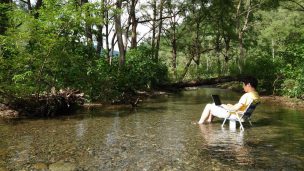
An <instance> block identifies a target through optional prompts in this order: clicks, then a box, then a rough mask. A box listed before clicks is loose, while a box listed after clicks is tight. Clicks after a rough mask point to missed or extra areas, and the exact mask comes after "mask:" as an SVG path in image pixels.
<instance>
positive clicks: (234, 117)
mask: <svg viewBox="0 0 304 171" xmlns="http://www.w3.org/2000/svg"><path fill="white" fill-rule="evenodd" d="M258 104H259V103H255V102H254V101H251V102H250V103H249V105H248V106H247V108H246V109H245V110H244V111H229V115H228V116H227V117H226V118H225V119H224V121H223V123H222V127H224V125H225V122H226V120H231V121H237V122H239V123H240V129H241V130H244V127H243V124H242V122H245V121H248V122H249V123H250V125H251V126H252V123H251V119H250V117H251V115H252V113H253V111H254V110H255V108H256V107H257V105H258Z"/></svg>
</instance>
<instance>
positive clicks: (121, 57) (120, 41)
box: [112, 0, 126, 65]
mask: <svg viewBox="0 0 304 171" xmlns="http://www.w3.org/2000/svg"><path fill="white" fill-rule="evenodd" d="M121 6H122V0H117V2H116V8H117V9H118V10H121ZM114 20H115V30H116V36H117V43H118V49H119V64H120V65H124V63H125V60H126V59H125V48H124V43H123V38H122V27H121V14H117V13H116V14H115V15H114ZM112 50H113V49H112Z"/></svg>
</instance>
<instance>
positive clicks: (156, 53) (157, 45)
mask: <svg viewBox="0 0 304 171" xmlns="http://www.w3.org/2000/svg"><path fill="white" fill-rule="evenodd" d="M163 6H164V1H163V0H160V9H159V23H158V34H157V38H156V46H155V54H154V59H155V61H156V62H158V56H159V46H160V36H161V31H162V26H163V19H162V18H163ZM175 56H176V54H175Z"/></svg>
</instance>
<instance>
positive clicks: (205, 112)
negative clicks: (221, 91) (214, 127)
mask: <svg viewBox="0 0 304 171" xmlns="http://www.w3.org/2000/svg"><path fill="white" fill-rule="evenodd" d="M211 106H212V105H211V104H207V105H206V107H205V109H204V110H203V113H202V115H201V118H200V120H199V121H198V124H203V123H205V121H206V119H207V118H209V117H210V116H211V113H210V111H211Z"/></svg>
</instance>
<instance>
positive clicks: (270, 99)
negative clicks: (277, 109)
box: [261, 96, 304, 110]
mask: <svg viewBox="0 0 304 171" xmlns="http://www.w3.org/2000/svg"><path fill="white" fill-rule="evenodd" d="M261 100H262V103H271V104H273V105H276V106H284V107H287V108H293V109H297V110H304V101H303V100H301V99H296V98H289V97H283V96H261Z"/></svg>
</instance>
